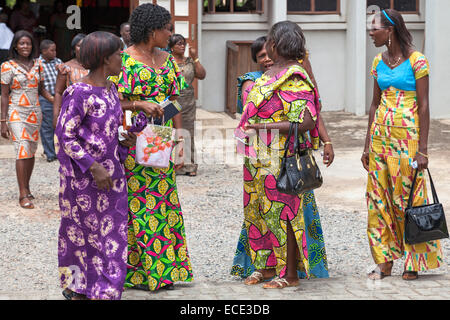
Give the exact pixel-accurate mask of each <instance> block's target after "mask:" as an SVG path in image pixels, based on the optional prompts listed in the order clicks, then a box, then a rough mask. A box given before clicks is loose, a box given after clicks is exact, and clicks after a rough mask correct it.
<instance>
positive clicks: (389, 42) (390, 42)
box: [388, 34, 392, 47]
mask: <svg viewBox="0 0 450 320" xmlns="http://www.w3.org/2000/svg"><path fill="white" fill-rule="evenodd" d="M391 44H392V41H391V35H390V34H389V41H388V47H390V46H391Z"/></svg>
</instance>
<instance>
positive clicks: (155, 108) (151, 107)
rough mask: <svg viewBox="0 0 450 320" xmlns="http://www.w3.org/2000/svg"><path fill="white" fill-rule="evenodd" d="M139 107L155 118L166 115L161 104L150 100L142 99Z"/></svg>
mask: <svg viewBox="0 0 450 320" xmlns="http://www.w3.org/2000/svg"><path fill="white" fill-rule="evenodd" d="M139 109H140V110H141V111H144V112H145V113H146V114H147V115H148V116H151V117H153V118H162V116H163V115H164V110H163V109H162V108H161V107H160V106H159V105H157V104H156V103H152V102H148V101H140V102H139Z"/></svg>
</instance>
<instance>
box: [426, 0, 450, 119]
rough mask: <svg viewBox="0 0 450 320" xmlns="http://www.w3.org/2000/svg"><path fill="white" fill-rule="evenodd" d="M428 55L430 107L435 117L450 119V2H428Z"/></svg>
mask: <svg viewBox="0 0 450 320" xmlns="http://www.w3.org/2000/svg"><path fill="white" fill-rule="evenodd" d="M425 5H426V9H425V11H426V12H425V21H426V25H425V52H424V54H425V56H426V57H427V58H428V60H429V62H430V70H431V72H430V110H431V117H432V118H433V119H442V118H450V108H449V104H450V90H449V89H448V88H449V85H450V78H449V74H450V59H449V52H450V41H449V40H448V36H449V34H450V20H449V18H448V13H449V12H450V1H448V0H432V1H431V0H426V1H425Z"/></svg>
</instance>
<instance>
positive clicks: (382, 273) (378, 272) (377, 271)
mask: <svg viewBox="0 0 450 320" xmlns="http://www.w3.org/2000/svg"><path fill="white" fill-rule="evenodd" d="M389 264H390V265H391V267H390V268H388V269H387V270H385V271H381V268H380V266H377V267H376V268H375V269H374V270H373V271H372V272H371V273H369V274H368V276H369V279H370V280H382V279H384V278H386V277H390V276H391V273H392V267H393V265H394V264H393V263H389ZM371 275H378V277H376V278H370V276H371Z"/></svg>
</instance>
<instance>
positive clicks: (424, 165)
mask: <svg viewBox="0 0 450 320" xmlns="http://www.w3.org/2000/svg"><path fill="white" fill-rule="evenodd" d="M414 161H417V170H419V172H420V171H423V170H425V169H428V158H427V157H425V156H423V155H421V154H420V153H417V154H416V156H415V157H414V160H413V162H414Z"/></svg>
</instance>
